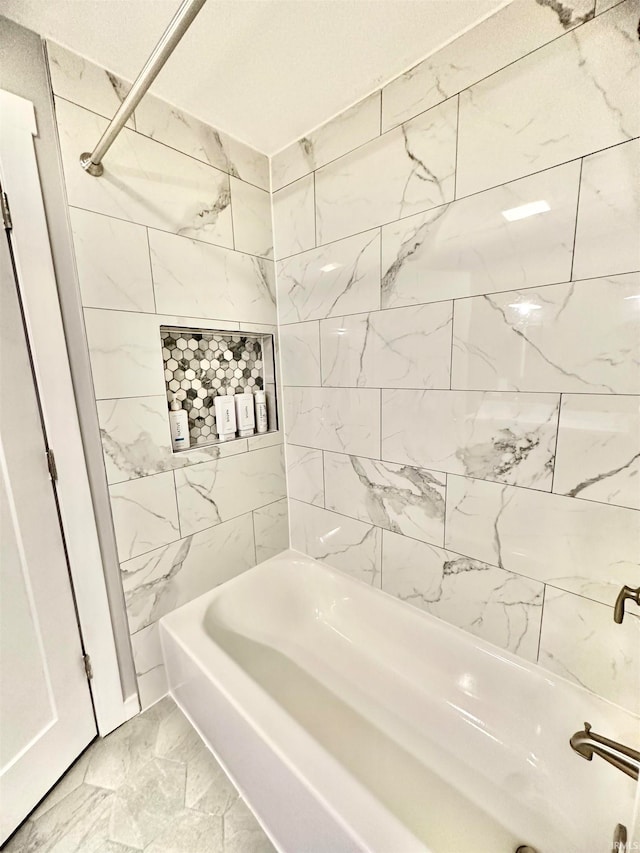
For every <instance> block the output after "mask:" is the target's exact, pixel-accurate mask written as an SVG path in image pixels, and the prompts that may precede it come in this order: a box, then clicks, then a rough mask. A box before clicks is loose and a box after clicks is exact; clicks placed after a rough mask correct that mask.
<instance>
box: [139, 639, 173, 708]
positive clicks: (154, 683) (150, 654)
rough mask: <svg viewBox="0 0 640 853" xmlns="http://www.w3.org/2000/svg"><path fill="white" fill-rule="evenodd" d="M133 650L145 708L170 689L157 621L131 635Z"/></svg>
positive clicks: (142, 702)
mask: <svg viewBox="0 0 640 853" xmlns="http://www.w3.org/2000/svg"><path fill="white" fill-rule="evenodd" d="M131 651H132V652H133V662H134V665H135V668H136V680H137V682H138V696H139V697H140V705H141V706H142V709H143V710H144V709H145V708H149V707H151V705H153V704H154V703H155V702H157V701H158V700H159V699H162V697H163V696H166V695H167V691H168V689H169V684H168V681H167V673H166V670H165V666H164V658H163V656H162V648H161V646H160V632H159V630H158V623H157V622H152V623H151V625H147V627H146V628H142V629H141V630H140V631H136V633H135V634H132V635H131Z"/></svg>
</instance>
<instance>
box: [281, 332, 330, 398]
mask: <svg viewBox="0 0 640 853" xmlns="http://www.w3.org/2000/svg"><path fill="white" fill-rule="evenodd" d="M280 354H281V358H282V381H283V383H284V384H285V385H321V384H322V380H321V378H320V324H319V323H318V322H310V323H292V324H291V325H288V326H282V327H281V328H280Z"/></svg>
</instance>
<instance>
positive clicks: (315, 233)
mask: <svg viewBox="0 0 640 853" xmlns="http://www.w3.org/2000/svg"><path fill="white" fill-rule="evenodd" d="M311 174H312V175H313V243H314V248H317V246H318V203H317V198H316V172H315V170H314V171H313V172H312V173H311ZM307 251H308V250H307Z"/></svg>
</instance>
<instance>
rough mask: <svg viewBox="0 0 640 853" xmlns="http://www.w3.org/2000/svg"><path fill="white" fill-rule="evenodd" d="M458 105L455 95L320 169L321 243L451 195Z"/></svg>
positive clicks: (423, 207)
mask: <svg viewBox="0 0 640 853" xmlns="http://www.w3.org/2000/svg"><path fill="white" fill-rule="evenodd" d="M457 109H458V104H457V101H456V100H455V99H453V100H451V101H448V102H447V103H444V104H441V105H440V106H438V107H434V109H432V110H429V111H428V112H426V113H424V114H423V115H421V116H418V118H415V119H413V120H412V121H410V122H407V123H406V124H404V125H402V127H399V128H396V129H395V130H392V131H389V132H388V133H385V134H384V135H383V136H381V137H378V138H377V139H374V140H372V141H371V142H368V143H367V144H366V145H363V146H361V147H360V148H358V149H356V150H355V151H353V152H351V153H350V154H346V155H345V156H344V157H340V158H339V159H338V160H335V161H334V162H333V163H330V164H329V165H327V166H324V167H323V168H322V169H319V170H318V171H317V172H316V215H317V229H318V235H317V236H318V243H320V244H321V243H328V242H329V241H330V240H338V239H339V238H340V237H347V236H348V235H349V234H355V233H357V232H358V231H365V230H366V229H367V228H373V227H375V226H377V225H382V224H383V223H385V222H393V221H394V220H396V219H400V217H402V216H409V215H410V214H412V213H418V212H419V211H421V210H427V209H428V208H430V207H435V206H436V205H439V204H443V203H444V202H447V201H450V200H451V199H452V198H453V195H454V186H455V158H456V126H457ZM276 195H277V194H276Z"/></svg>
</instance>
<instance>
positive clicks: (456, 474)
mask: <svg viewBox="0 0 640 853" xmlns="http://www.w3.org/2000/svg"><path fill="white" fill-rule="evenodd" d="M288 443H289V444H290V445H291V446H292V447H300V448H303V449H305V450H315V451H318V452H323V453H334V454H336V455H339V456H346V457H355V458H357V459H369V460H371V461H372V462H382V463H383V464H389V465H400V466H406V467H408V468H413V469H415V470H416V471H426V472H428V473H430V474H440V475H442V476H443V477H444V478H445V488H446V489H447V490H448V487H449V478H451V477H461V478H462V479H464V480H469V481H471V482H474V483H488V484H489V486H490V487H491V486H495V487H497V488H504V487H507V488H509V489H518V490H520V491H522V492H533V493H535V494H537V495H546V496H547V497H554V498H559V499H561V500H562V499H564V500H565V501H577V500H579V501H582V502H583V503H586V504H597V505H598V506H603V507H612V508H613V509H622V510H628V511H629V512H630V513H638V512H640V509H636V508H635V507H629V506H625V505H623V504H612V503H605V502H604V501H595V500H593V499H591V498H581V497H579V496H578V495H576V496H575V497H572V496H569V495H565V494H561V493H560V492H552V491H550V490H549V489H541V488H535V486H525V485H522V483H505V482H503V481H502V480H488V479H486V478H483V477H472V476H471V475H469V474H464V473H461V472H460V471H446V470H443V469H441V468H432V467H430V466H429V465H428V464H425V465H420V464H416V463H415V462H407V461H406V460H402V461H398V460H397V459H390V458H387V457H384V458H383V457H377V456H367V455H366V454H364V453H350V452H348V451H345V450H344V449H341V450H332V449H331V448H326V447H312V446H311V445H308V444H300V443H299V442H296V441H289V442H288Z"/></svg>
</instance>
